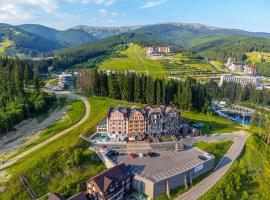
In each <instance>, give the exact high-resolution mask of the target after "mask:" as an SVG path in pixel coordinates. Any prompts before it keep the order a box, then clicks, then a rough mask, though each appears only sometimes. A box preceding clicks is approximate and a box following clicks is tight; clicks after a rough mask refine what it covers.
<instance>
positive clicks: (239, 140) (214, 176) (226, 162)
mask: <svg viewBox="0 0 270 200" xmlns="http://www.w3.org/2000/svg"><path fill="white" fill-rule="evenodd" d="M248 137H249V133H247V132H245V131H238V132H235V133H233V134H222V135H220V136H211V137H207V138H206V137H204V138H200V139H198V140H199V141H206V142H207V141H209V142H211V141H217V140H220V139H229V138H233V140H234V144H233V145H232V146H231V148H230V149H229V151H228V152H227V153H226V154H225V155H224V156H223V158H222V159H221V160H220V161H219V163H218V164H217V166H216V167H215V169H214V171H213V173H211V174H210V175H209V176H208V177H206V178H205V179H203V180H202V181H201V182H200V183H198V184H197V185H195V186H194V187H192V188H190V190H188V191H187V192H185V193H184V194H182V195H180V196H179V197H177V198H176V200H196V199H198V198H199V197H201V196H202V195H203V194H204V193H206V192H207V191H208V190H209V189H210V188H212V187H213V186H214V185H215V184H216V183H217V182H218V181H219V180H220V179H221V178H222V177H223V176H224V175H225V174H226V172H227V171H228V170H229V168H230V166H231V165H232V163H233V162H234V161H235V160H236V159H237V158H238V156H239V155H240V154H241V152H242V150H243V149H244V147H245V144H246V141H247V139H248Z"/></svg>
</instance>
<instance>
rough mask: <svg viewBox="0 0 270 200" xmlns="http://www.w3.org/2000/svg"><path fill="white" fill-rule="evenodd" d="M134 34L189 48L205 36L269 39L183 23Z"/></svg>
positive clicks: (155, 26) (244, 32) (232, 30)
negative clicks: (154, 36)
mask: <svg viewBox="0 0 270 200" xmlns="http://www.w3.org/2000/svg"><path fill="white" fill-rule="evenodd" d="M134 32H136V33H145V34H150V35H158V36H159V37H161V38H164V40H167V41H168V42H170V43H172V44H175V45H180V46H184V47H188V46H190V45H191V44H192V43H191V42H192V41H193V40H195V39H197V40H198V39H200V38H202V39H203V38H204V37H206V36H208V37H210V36H213V37H214V36H232V35H243V36H254V37H270V34H268V33H253V32H247V31H243V30H237V29H222V28H216V27H211V26H207V25H202V24H185V23H165V24H156V25H148V26H144V27H141V28H139V29H136V30H135V31H134Z"/></svg>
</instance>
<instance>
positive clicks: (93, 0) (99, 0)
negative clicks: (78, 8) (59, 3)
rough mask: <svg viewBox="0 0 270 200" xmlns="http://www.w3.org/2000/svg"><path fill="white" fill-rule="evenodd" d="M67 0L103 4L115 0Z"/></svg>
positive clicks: (114, 0)
mask: <svg viewBox="0 0 270 200" xmlns="http://www.w3.org/2000/svg"><path fill="white" fill-rule="evenodd" d="M67 1H69V2H77V3H82V4H89V3H96V4H104V5H112V4H114V3H115V2H116V1H117V0H67Z"/></svg>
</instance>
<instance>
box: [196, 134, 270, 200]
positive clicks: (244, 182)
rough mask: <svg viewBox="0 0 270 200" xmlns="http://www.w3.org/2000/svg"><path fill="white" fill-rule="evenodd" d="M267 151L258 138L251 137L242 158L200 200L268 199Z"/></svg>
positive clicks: (269, 161)
mask: <svg viewBox="0 0 270 200" xmlns="http://www.w3.org/2000/svg"><path fill="white" fill-rule="evenodd" d="M268 149H269V148H267V146H266V144H265V143H264V142H263V141H262V140H261V139H260V138H259V137H258V136H255V135H253V136H251V137H250V138H249V139H248V141H247V144H246V148H245V150H244V152H243V153H242V156H241V157H240V158H239V159H238V160H237V161H235V162H234V163H233V165H232V167H231V168H230V170H229V172H228V173H227V174H226V175H225V176H224V177H223V178H222V179H221V180H220V181H219V182H218V183H217V184H216V185H215V186H214V187H213V188H211V189H210V190H209V191H208V192H207V193H206V194H204V195H203V196H202V197H201V198H200V200H215V199H250V200H251V199H262V200H263V199H265V200H266V199H270V192H269V191H270V184H269V182H270V171H269V165H270V156H269V155H270V154H269V150H268Z"/></svg>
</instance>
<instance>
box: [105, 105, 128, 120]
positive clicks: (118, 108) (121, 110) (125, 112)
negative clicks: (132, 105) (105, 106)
mask: <svg viewBox="0 0 270 200" xmlns="http://www.w3.org/2000/svg"><path fill="white" fill-rule="evenodd" d="M115 111H118V112H121V113H123V115H124V116H125V117H127V112H128V111H127V108H124V107H122V106H120V105H119V106H116V107H114V108H113V107H111V108H110V109H109V112H108V114H107V117H110V115H111V113H112V112H115Z"/></svg>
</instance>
